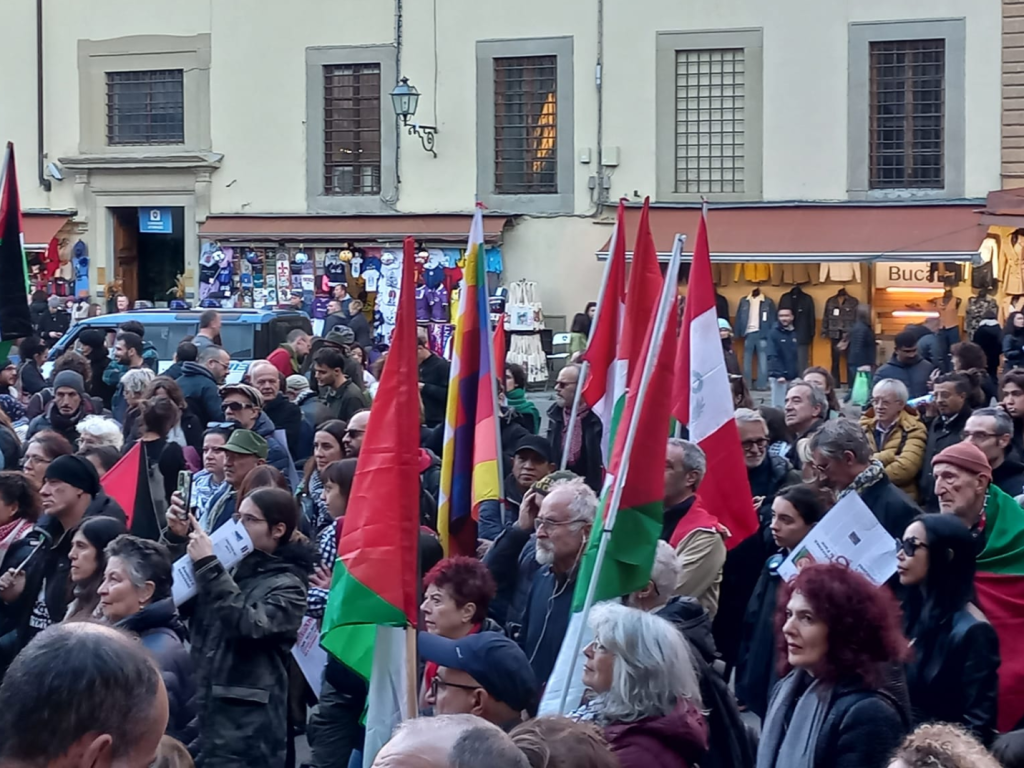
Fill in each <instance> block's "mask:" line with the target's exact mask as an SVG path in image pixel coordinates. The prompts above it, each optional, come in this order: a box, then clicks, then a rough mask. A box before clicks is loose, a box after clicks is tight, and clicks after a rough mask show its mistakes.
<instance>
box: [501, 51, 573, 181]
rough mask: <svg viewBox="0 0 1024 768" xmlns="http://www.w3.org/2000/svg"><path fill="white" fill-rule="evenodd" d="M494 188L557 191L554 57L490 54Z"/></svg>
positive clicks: (555, 68) (556, 73)
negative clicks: (499, 55) (492, 80)
mask: <svg viewBox="0 0 1024 768" xmlns="http://www.w3.org/2000/svg"><path fill="white" fill-rule="evenodd" d="M494 191H495V193H496V194H499V195H553V194H557V193H558V57H557V56H525V57H515V58H496V59H494Z"/></svg>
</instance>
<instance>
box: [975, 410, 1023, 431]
mask: <svg viewBox="0 0 1024 768" xmlns="http://www.w3.org/2000/svg"><path fill="white" fill-rule="evenodd" d="M974 416H991V417H992V418H993V419H995V420H996V435H999V436H1002V435H1012V434H1013V419H1011V418H1010V414H1008V413H1007V412H1006V411H1004V410H1003V409H1002V408H978V409H976V410H975V411H973V412H972V413H971V417H974Z"/></svg>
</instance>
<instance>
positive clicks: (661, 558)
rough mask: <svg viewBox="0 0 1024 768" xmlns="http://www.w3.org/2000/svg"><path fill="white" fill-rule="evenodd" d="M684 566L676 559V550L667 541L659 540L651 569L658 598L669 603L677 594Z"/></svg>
mask: <svg viewBox="0 0 1024 768" xmlns="http://www.w3.org/2000/svg"><path fill="white" fill-rule="evenodd" d="M682 573H683V570H682V566H681V565H680V564H679V558H678V557H676V550H675V548H674V547H673V546H672V545H671V544H669V543H668V542H667V541H662V540H661V539H659V540H658V548H657V549H655V550H654V565H653V566H652V567H651V581H653V582H654V588H655V589H657V590H658V596H659V597H660V598H661V599H662V601H663V603H667V602H668V601H669V599H670V598H671V597H672V595H674V594H675V591H676V587H678V586H679V578H680V576H682Z"/></svg>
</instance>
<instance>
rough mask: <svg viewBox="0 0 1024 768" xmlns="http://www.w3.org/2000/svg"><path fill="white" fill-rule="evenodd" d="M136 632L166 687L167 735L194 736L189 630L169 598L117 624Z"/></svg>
mask: <svg viewBox="0 0 1024 768" xmlns="http://www.w3.org/2000/svg"><path fill="white" fill-rule="evenodd" d="M116 626H117V627H118V628H119V629H123V630H126V631H128V632H132V633H133V634H136V635H138V636H139V640H141V641H142V645H143V646H144V647H145V648H146V650H147V651H149V653H150V655H152V657H153V660H154V661H156V665H157V668H158V669H159V670H160V676H161V677H162V678H163V680H164V687H165V688H166V689H167V702H168V705H169V709H170V716H169V717H168V718H167V731H166V733H167V735H168V736H171V737H173V738H175V739H177V740H178V741H180V742H182V743H183V744H191V743H192V742H193V741H194V740H195V738H196V735H197V734H196V722H195V717H196V680H195V667H194V666H193V664H192V657H191V656H190V655H189V653H188V650H187V649H186V648H185V641H186V640H188V633H187V632H186V631H185V626H184V625H183V624H182V623H181V619H179V618H178V611H177V609H176V608H175V607H174V601H173V600H172V599H171V598H169V597H168V598H165V599H163V600H158V601H157V602H155V603H152V604H151V605H147V606H146V607H144V608H143V609H142V610H141V611H139V612H138V613H133V614H132V615H131V616H128V617H126V618H124V619H122V620H121V621H119V622H118V623H117V625H116Z"/></svg>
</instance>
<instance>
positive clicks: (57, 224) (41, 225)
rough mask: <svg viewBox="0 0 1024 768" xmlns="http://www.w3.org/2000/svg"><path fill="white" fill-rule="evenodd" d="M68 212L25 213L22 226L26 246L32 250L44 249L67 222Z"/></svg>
mask: <svg viewBox="0 0 1024 768" xmlns="http://www.w3.org/2000/svg"><path fill="white" fill-rule="evenodd" d="M67 221H68V215H67V214H66V213H63V214H61V213H23V214H21V227H22V230H24V231H23V233H22V234H23V235H24V237H25V247H26V248H27V249H29V250H32V251H43V250H46V247H47V246H48V245H49V244H50V241H51V240H53V238H54V237H55V236H56V235H57V233H58V232H60V228H61V227H63V226H64V225H65V224H67Z"/></svg>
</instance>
